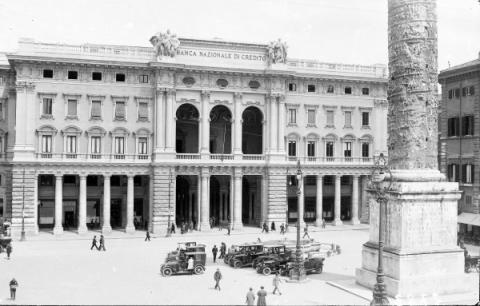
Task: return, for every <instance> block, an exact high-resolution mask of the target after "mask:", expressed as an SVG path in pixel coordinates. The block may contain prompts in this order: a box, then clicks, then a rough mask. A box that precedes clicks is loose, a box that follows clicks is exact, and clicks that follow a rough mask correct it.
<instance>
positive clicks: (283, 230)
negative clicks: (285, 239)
mask: <svg viewBox="0 0 480 306" xmlns="http://www.w3.org/2000/svg"><path fill="white" fill-rule="evenodd" d="M287 227H288V224H287V225H285V224H284V223H282V224H281V225H280V234H282V235H284V234H285V233H286V232H287ZM268 230H269V229H268V224H267V222H263V225H262V233H267V234H268ZM276 230H277V229H276V227H275V222H273V221H272V224H271V225H270V231H272V232H275V231H276Z"/></svg>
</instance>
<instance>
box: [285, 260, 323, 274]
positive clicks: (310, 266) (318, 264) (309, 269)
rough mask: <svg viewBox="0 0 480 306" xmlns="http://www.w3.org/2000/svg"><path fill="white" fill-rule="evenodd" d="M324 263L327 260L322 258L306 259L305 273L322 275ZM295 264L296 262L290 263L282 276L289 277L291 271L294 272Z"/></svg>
mask: <svg viewBox="0 0 480 306" xmlns="http://www.w3.org/2000/svg"><path fill="white" fill-rule="evenodd" d="M324 261H325V258H322V257H311V258H307V259H305V261H304V267H305V272H306V273H307V274H311V273H318V274H320V273H322V271H323V262H324ZM294 263H295V261H294V260H292V261H289V262H288V263H287V265H286V267H285V269H283V270H282V271H281V274H282V275H284V276H289V275H290V273H291V271H292V270H293V265H294Z"/></svg>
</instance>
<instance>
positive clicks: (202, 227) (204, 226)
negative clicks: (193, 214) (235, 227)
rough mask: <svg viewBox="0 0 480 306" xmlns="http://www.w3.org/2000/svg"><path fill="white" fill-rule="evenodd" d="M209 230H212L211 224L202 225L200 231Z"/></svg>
mask: <svg viewBox="0 0 480 306" xmlns="http://www.w3.org/2000/svg"><path fill="white" fill-rule="evenodd" d="M208 230H210V223H209V222H202V223H200V231H208Z"/></svg>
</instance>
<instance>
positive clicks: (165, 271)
mask: <svg viewBox="0 0 480 306" xmlns="http://www.w3.org/2000/svg"><path fill="white" fill-rule="evenodd" d="M172 273H173V271H172V269H171V268H164V269H163V271H162V275H163V276H170V275H172Z"/></svg>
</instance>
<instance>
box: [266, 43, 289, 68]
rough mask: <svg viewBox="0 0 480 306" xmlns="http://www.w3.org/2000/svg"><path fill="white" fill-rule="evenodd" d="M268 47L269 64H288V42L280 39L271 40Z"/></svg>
mask: <svg viewBox="0 0 480 306" xmlns="http://www.w3.org/2000/svg"><path fill="white" fill-rule="evenodd" d="M267 49H268V62H269V64H272V63H273V64H286V63H287V49H288V47H287V43H285V42H283V41H281V40H280V38H279V39H278V40H276V41H272V42H270V44H269V45H268V47H267Z"/></svg>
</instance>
